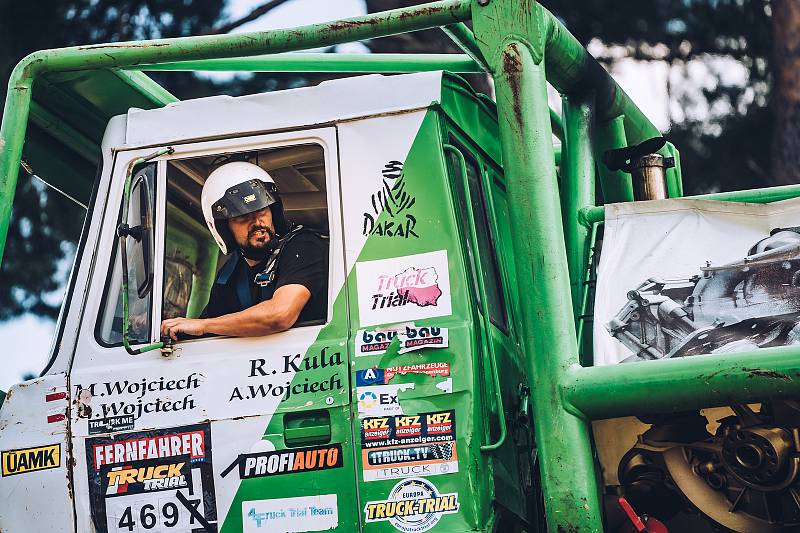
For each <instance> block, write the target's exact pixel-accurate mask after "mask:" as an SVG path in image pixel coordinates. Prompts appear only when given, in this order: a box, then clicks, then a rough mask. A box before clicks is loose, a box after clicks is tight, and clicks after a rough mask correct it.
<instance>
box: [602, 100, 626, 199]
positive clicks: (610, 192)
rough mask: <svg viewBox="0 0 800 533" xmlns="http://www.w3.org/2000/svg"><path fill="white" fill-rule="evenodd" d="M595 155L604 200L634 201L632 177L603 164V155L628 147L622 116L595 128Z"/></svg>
mask: <svg viewBox="0 0 800 533" xmlns="http://www.w3.org/2000/svg"><path fill="white" fill-rule="evenodd" d="M595 132H596V136H595V143H594V149H595V150H594V155H595V158H596V160H597V171H598V173H599V174H600V186H601V188H602V191H603V200H604V201H605V203H607V204H610V203H613V202H632V201H633V181H632V179H631V175H630V174H628V173H626V172H623V171H621V170H616V171H614V170H609V169H608V167H607V166H605V165H604V164H603V162H602V161H603V154H604V153H605V152H606V151H607V150H613V149H615V148H623V147H625V146H627V145H628V140H627V138H626V136H625V119H624V117H622V116H618V117H614V118H613V119H611V120H607V121H605V122H599V123H597V124H596V126H595Z"/></svg>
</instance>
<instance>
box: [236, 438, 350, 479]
mask: <svg viewBox="0 0 800 533" xmlns="http://www.w3.org/2000/svg"><path fill="white" fill-rule="evenodd" d="M343 464H344V462H343V460H342V445H341V444H329V445H327V446H315V447H311V448H292V449H290V450H277V451H270V452H257V453H247V454H241V455H239V457H238V458H237V459H236V460H235V461H234V462H233V463H232V464H231V466H229V467H228V468H226V469H225V470H224V471H223V472H222V477H225V476H227V475H228V473H229V472H230V471H231V470H232V469H233V467H234V466H236V465H238V466H239V479H251V478H255V477H265V476H277V475H280V474H297V473H300V472H315V471H319V470H329V469H332V468H341V467H342V466H343Z"/></svg>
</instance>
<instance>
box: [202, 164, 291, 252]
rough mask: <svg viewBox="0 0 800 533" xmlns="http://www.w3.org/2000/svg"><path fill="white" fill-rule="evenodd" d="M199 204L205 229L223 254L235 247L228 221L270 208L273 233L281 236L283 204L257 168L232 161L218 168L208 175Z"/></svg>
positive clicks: (261, 169)
mask: <svg viewBox="0 0 800 533" xmlns="http://www.w3.org/2000/svg"><path fill="white" fill-rule="evenodd" d="M200 203H201V205H202V207H203V217H204V218H205V219H206V225H208V230H209V231H210V232H211V235H212V236H213V237H214V240H215V241H217V244H218V245H219V248H220V250H222V253H223V254H229V253H231V251H233V249H234V248H236V242H235V241H234V240H233V235H232V234H231V231H230V229H229V228H228V219H231V218H234V217H238V216H242V215H247V214H250V213H254V212H256V211H260V210H262V209H264V208H265V207H270V209H271V211H272V219H273V223H274V224H275V231H276V233H277V234H278V235H282V234H284V233H285V230H286V220H285V219H284V216H283V204H282V203H281V199H280V196H278V188H277V186H276V185H275V180H273V179H272V176H270V175H269V173H268V172H267V171H266V170H264V169H263V168H261V167H260V166H258V165H254V164H252V163H247V162H244V161H236V162H233V163H226V164H224V165H222V166H220V167H219V168H217V169H216V170H214V171H213V172H212V173H211V174H209V175H208V179H207V180H206V183H205V185H203V193H202V194H201V196H200ZM220 222H222V224H220Z"/></svg>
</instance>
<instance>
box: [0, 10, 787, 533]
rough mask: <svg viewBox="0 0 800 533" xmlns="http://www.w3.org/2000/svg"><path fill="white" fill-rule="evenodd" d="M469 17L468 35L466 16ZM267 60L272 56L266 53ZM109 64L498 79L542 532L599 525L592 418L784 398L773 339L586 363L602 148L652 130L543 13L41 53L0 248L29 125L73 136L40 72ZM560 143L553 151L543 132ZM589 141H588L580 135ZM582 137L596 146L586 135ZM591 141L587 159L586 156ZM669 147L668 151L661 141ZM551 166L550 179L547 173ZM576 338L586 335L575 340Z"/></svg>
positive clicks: (6, 171)
mask: <svg viewBox="0 0 800 533" xmlns="http://www.w3.org/2000/svg"><path fill="white" fill-rule="evenodd" d="M470 19H471V20H472V23H473V29H474V34H473V31H471V30H469V28H467V26H465V24H464V22H465V21H468V20H470ZM435 27H442V29H443V30H444V31H445V32H446V33H447V34H448V35H449V36H450V37H451V38H452V39H453V41H454V42H456V43H457V44H458V45H459V46H460V47H461V49H462V50H463V51H464V54H466V55H461V54H459V55H447V56H442V55H419V56H396V55H384V56H363V57H355V56H353V55H342V56H337V55H330V54H324V55H321V54H311V55H275V54H278V53H283V52H291V51H297V50H303V49H308V48H313V47H319V46H331V45H335V44H340V43H345V42H350V41H355V40H360V39H369V38H375V37H381V36H387V35H392V34H397V33H403V32H409V31H415V30H421V29H427V28H435ZM264 54H268V55H266V56H265V55H264ZM93 69H112V71H113V72H114V73H116V74H117V75H118V76H120V77H121V78H123V79H124V80H125V81H126V83H129V84H131V85H134V86H136V87H137V88H138V89H139V90H140V91H142V94H147V95H149V96H148V97H149V98H150V99H151V100H152V101H153V102H158V101H162V102H164V103H166V102H167V101H169V100H170V99H171V95H169V94H168V93H166V91H164V90H163V89H162V88H160V87H159V86H158V85H157V84H155V83H153V82H152V80H149V79H148V78H147V77H146V76H144V75H143V74H141V72H140V71H141V70H250V71H276V70H280V71H336V72H411V71H421V70H433V69H449V70H453V71H459V72H479V71H483V70H485V71H486V72H488V73H489V74H491V75H492V76H493V78H494V81H495V89H496V94H497V107H498V116H499V117H500V119H499V128H500V139H501V143H502V155H503V162H504V165H503V166H504V172H505V179H506V183H507V188H508V198H509V209H510V213H511V220H510V223H511V224H512V225H513V227H514V233H515V235H516V236H517V238H516V239H515V241H514V252H515V253H514V255H515V258H514V260H515V263H516V269H517V275H518V277H519V279H521V280H526V281H525V283H526V284H527V287H526V290H527V294H528V295H529V297H528V298H526V299H525V303H526V305H524V306H523V309H522V316H521V317H520V319H519V322H520V323H519V324H518V328H517V329H518V331H520V333H521V335H520V337H521V339H522V342H523V349H524V351H525V353H526V354H527V361H528V370H529V374H530V376H531V383H532V406H533V417H534V420H535V430H536V441H537V448H538V454H539V457H540V464H541V478H542V485H543V492H544V497H545V508H546V515H547V521H548V524H549V529H550V530H551V531H582V532H583V531H601V530H602V516H601V515H602V512H601V505H600V494H599V491H598V484H597V482H596V473H595V465H594V460H593V454H592V448H591V443H590V425H589V421H590V420H591V419H598V418H606V417H612V416H619V415H629V414H636V413H638V412H640V411H641V410H642V409H643V407H642V405H643V402H642V399H643V398H645V397H646V398H647V402H646V405H647V411H648V412H650V413H653V412H670V411H676V410H680V409H688V408H699V407H707V406H716V405H728V404H732V403H745V402H751V401H763V400H772V399H778V398H788V397H794V396H796V395H797V394H798V393H800V369H799V367H800V349H798V348H792V347H786V348H770V349H764V350H758V351H757V352H752V353H750V352H748V353H736V354H723V355H718V356H715V357H714V358H702V357H698V358H686V359H682V360H670V361H653V362H647V363H632V364H627V365H618V366H614V367H602V368H593V367H582V366H581V365H580V360H579V346H578V336H577V332H576V327H575V325H576V324H577V325H578V329H580V330H581V333H583V329H585V328H584V326H582V325H581V324H582V321H581V320H580V318H579V317H578V318H577V320H576V313H575V310H576V309H582V308H584V307H585V305H586V300H587V298H588V296H587V291H586V290H585V286H584V283H585V281H586V279H585V272H586V265H587V262H588V261H589V246H590V242H591V240H592V239H593V235H594V233H595V228H596V224H597V223H598V222H600V221H602V219H603V208H602V206H600V207H597V206H595V199H594V190H595V187H594V179H595V172H597V179H598V180H599V182H600V185H601V190H602V194H603V200H604V201H605V202H618V201H630V200H632V199H633V198H632V196H633V195H632V188H631V184H630V178H629V177H628V176H626V175H622V174H619V173H612V172H609V171H606V170H605V169H604V168H602V167H600V166H598V165H596V163H595V161H596V160H597V155H598V154H599V153H601V152H602V151H603V150H606V149H608V148H614V147H619V146H624V145H626V144H634V143H639V142H641V141H643V140H645V139H647V138H650V137H653V136H656V135H658V134H659V132H658V130H657V129H656V128H655V126H653V125H652V123H651V122H650V121H649V120H648V119H647V118H646V117H645V116H644V114H643V113H642V112H641V111H640V110H639V109H638V108H637V107H636V105H635V104H634V103H633V102H632V101H631V100H630V98H629V97H628V96H627V95H626V94H625V93H624V91H622V89H620V87H619V86H618V85H617V84H616V83H615V82H614V80H613V79H612V78H611V77H610V76H609V75H608V74H607V73H606V71H605V70H604V69H603V68H602V67H601V66H600V65H599V64H598V63H597V61H595V60H594V59H593V58H592V57H591V56H590V55H589V54H588V53H587V52H586V50H585V49H584V48H583V47H582V46H581V45H580V43H579V42H578V41H577V40H576V39H575V38H574V37H573V36H572V35H571V34H570V33H569V32H568V31H567V30H566V29H565V28H564V26H563V25H562V24H561V23H560V22H559V21H558V20H557V19H556V18H555V17H554V16H553V15H552V14H551V13H550V12H548V11H547V10H546V9H545V8H543V7H542V6H541V5H539V4H537V3H535V2H533V1H526V2H520V1H519V0H442V1H438V2H433V3H430V4H426V5H422V6H415V7H411V8H404V9H398V10H393V11H388V12H384V13H378V14H373V15H368V16H363V17H356V18H352V19H347V20H342V21H336V22H331V23H326V24H316V25H311V26H305V27H301V28H293V29H285V30H275V31H266V32H257V33H245V34H237V35H213V36H201V37H189V38H179V39H164V40H157V41H144V42H136V43H114V44H105V45H91V46H79V47H73V48H65V49H60V50H47V51H40V52H36V53H34V54H31V55H30V56H28V57H26V58H25V59H23V60H22V61H21V62H20V63H19V64H18V65H17V67H16V68H15V69H14V71H13V73H12V75H11V79H10V81H9V91H8V95H7V98H6V102H5V109H4V115H3V123H2V128H1V129H0V150H2V152H0V257H2V251H3V249H4V247H5V241H6V234H7V232H8V224H9V218H10V214H11V207H12V201H13V195H14V189H15V187H16V181H17V172H18V168H19V165H20V157H21V154H22V148H23V142H24V139H25V132H26V126H27V123H28V119H29V118H31V119H32V120H33V121H34V122H35V123H36V124H37V125H39V126H40V127H43V128H46V129H49V130H51V131H55V134H61V135H66V136H67V137H73V139H72V142H73V143H75V149H76V150H78V151H80V153H82V154H84V155H85V156H87V157H96V154H95V153H94V150H93V149H92V148H91V147H90V146H87V143H85V142H84V140H83V139H82V137H80V136H77V135H72V133H70V130H69V128H66V127H64V126H63V125H60V124H59V123H58V121H57V120H54V119H53V117H51V116H50V115H48V113H47V111H46V110H43V109H40V108H37V106H36V105H35V104H32V101H31V94H32V87H33V85H34V82H35V81H36V80H37V79H43V78H44V77H47V76H49V75H54V74H56V73H65V72H67V73H68V72H78V71H87V70H93ZM548 81H549V82H550V83H551V84H552V85H553V86H554V87H555V88H556V89H558V91H559V92H560V93H561V94H562V95H563V97H564V102H563V107H564V113H563V115H564V117H563V123H562V121H561V120H559V118H558V116H557V115H556V116H551V111H550V110H549V108H548V105H547V93H546V82H548ZM554 132H555V133H556V134H558V135H559V137H560V138H562V140H563V146H562V148H563V153H562V152H560V151H559V152H557V153H556V152H555V150H554V147H553V143H552V134H553V133H554ZM590 134H591V135H590ZM590 139H592V141H593V142H590ZM592 149H594V154H593V153H592ZM663 153H664V154H670V155H673V156H676V157H677V156H678V152H677V150H675V148H674V147H673V146H671V145H667V146H666V147H665V148H664V149H663ZM556 160H558V161H560V167H561V176H560V178H561V187H560V190H559V181H558V177H557V174H556ZM668 191H669V194H670V196H672V197H677V196H681V194H682V186H681V180H680V168H679V165H678V167H677V168H676V169H675V170H672V171H670V172H669V173H668ZM795 196H800V185H793V186H786V187H777V188H773V189H766V190H755V191H741V192H736V193H721V194H716V195H708V196H705V197H704V198H707V199H716V200H727V201H760V202H767V201H773V200H779V199H784V198H790V197H795ZM583 337H584V336H583V335H582V338H583Z"/></svg>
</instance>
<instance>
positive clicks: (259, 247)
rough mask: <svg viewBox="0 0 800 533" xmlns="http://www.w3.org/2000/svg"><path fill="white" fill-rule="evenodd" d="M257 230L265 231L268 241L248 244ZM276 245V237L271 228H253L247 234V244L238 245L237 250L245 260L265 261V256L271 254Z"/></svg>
mask: <svg viewBox="0 0 800 533" xmlns="http://www.w3.org/2000/svg"><path fill="white" fill-rule="evenodd" d="M258 230H264V231H266V232H267V235H269V240H268V241H265V242H261V243H258V244H250V241H251V238H252V236H253V234H254V233H255V232H256V231H258ZM277 244H278V237H277V235H276V234H275V231H274V230H273V229H272V228H270V227H267V226H254V227H253V228H251V229H250V231H249V232H248V233H247V242H246V243H245V244H240V245H239V249H240V250H241V251H242V255H244V256H245V257H246V258H247V259H250V260H252V261H261V260H262V259H266V257H267V255H269V253H270V252H272V250H273V249H274V248H275V246H277Z"/></svg>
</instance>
